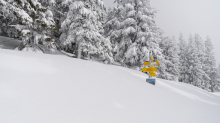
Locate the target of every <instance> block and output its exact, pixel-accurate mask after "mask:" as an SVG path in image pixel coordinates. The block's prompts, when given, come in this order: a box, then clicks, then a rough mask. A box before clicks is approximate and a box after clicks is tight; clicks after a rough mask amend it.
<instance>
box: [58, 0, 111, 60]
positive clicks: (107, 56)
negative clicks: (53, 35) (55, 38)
mask: <svg viewBox="0 0 220 123" xmlns="http://www.w3.org/2000/svg"><path fill="white" fill-rule="evenodd" d="M62 4H63V6H66V7H67V8H68V12H67V14H66V18H65V20H64V21H63V22H62V24H61V30H60V31H61V32H62V35H61V37H60V41H61V45H62V46H63V47H64V48H65V47H69V48H70V49H72V51H73V52H72V53H73V54H75V55H76V57H77V58H89V59H90V57H91V56H93V57H94V58H98V59H101V61H105V63H112V62H113V58H112V53H111V50H112V47H111V43H110V41H109V40H108V39H107V38H105V37H104V36H103V33H104V30H103V24H102V21H103V19H104V11H105V10H106V7H105V5H104V4H103V2H102V0H65V1H63V2H62Z"/></svg>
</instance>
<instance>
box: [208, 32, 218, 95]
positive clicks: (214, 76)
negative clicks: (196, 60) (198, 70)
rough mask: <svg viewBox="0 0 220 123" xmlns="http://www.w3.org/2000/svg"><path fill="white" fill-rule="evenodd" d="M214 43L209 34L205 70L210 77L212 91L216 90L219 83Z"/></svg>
mask: <svg viewBox="0 0 220 123" xmlns="http://www.w3.org/2000/svg"><path fill="white" fill-rule="evenodd" d="M213 49H214V47H213V45H212V42H211V39H210V38H209V36H207V38H206V40H205V54H204V70H205V72H206V73H207V74H208V76H209V77H210V80H209V81H207V82H208V83H209V85H210V87H209V88H208V89H210V90H211V91H212V92H214V91H216V89H217V88H218V87H217V86H218V85H219V83H218V71H217V69H216V60H215V54H214V52H213Z"/></svg>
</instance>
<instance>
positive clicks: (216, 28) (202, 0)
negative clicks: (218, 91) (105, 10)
mask: <svg viewBox="0 0 220 123" xmlns="http://www.w3.org/2000/svg"><path fill="white" fill-rule="evenodd" d="M103 1H104V3H105V4H106V6H107V7H112V6H114V4H113V2H114V0H103ZM151 6H152V7H154V8H156V9H157V10H158V13H157V15H156V16H157V19H156V22H157V25H158V26H159V27H160V28H162V29H163V30H164V32H165V35H167V36H175V37H176V39H178V37H179V33H180V32H182V33H183V35H184V37H185V39H186V40H188V37H189V35H190V33H191V34H193V35H194V34H195V33H197V34H199V35H200V36H201V37H202V38H203V40H205V38H206V37H207V35H209V37H210V38H211V40H212V42H213V45H214V51H215V54H216V60H217V63H220V0H151Z"/></svg>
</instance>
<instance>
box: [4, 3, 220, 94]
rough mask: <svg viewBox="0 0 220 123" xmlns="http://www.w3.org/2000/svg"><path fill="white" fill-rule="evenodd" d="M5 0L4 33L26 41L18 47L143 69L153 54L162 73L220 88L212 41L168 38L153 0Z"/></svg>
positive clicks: (164, 76) (211, 88)
mask: <svg viewBox="0 0 220 123" xmlns="http://www.w3.org/2000/svg"><path fill="white" fill-rule="evenodd" d="M116 4H117V7H114V8H110V9H108V10H107V9H106V6H105V4H104V3H103V1H102V0H0V10H1V11H0V34H1V35H3V36H8V37H11V38H16V39H21V40H22V43H21V44H20V46H19V47H18V49H19V50H21V51H22V50H26V49H29V50H30V49H31V50H33V51H38V52H43V50H42V47H44V48H46V49H50V50H62V51H65V52H68V53H71V54H73V56H74V57H75V58H79V59H91V60H96V61H99V62H103V63H105V64H119V65H121V66H123V67H128V68H132V69H136V70H139V71H141V69H142V68H144V65H143V63H144V62H146V61H149V53H150V52H152V54H153V57H154V59H155V61H159V62H160V65H159V66H158V73H157V77H158V78H162V79H167V80H174V81H179V82H185V83H188V84H192V85H194V86H197V87H199V88H202V89H205V90H207V91H212V92H215V91H220V65H219V66H218V67H216V61H215V55H214V52H213V45H212V42H211V39H210V38H209V37H207V38H206V39H205V40H203V39H202V38H201V37H200V36H199V35H198V34H195V35H190V36H189V39H188V40H185V39H184V38H183V36H182V34H181V33H180V36H179V39H176V38H175V37H167V36H165V35H164V34H163V31H162V29H160V27H158V26H157V25H156V23H155V15H156V13H157V11H156V9H154V8H152V7H151V6H150V0H116Z"/></svg>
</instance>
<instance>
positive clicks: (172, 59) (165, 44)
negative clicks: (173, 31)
mask: <svg viewBox="0 0 220 123" xmlns="http://www.w3.org/2000/svg"><path fill="white" fill-rule="evenodd" d="M160 48H161V49H162V50H163V52H162V53H163V55H164V56H165V60H166V62H165V63H166V64H165V65H166V73H167V78H166V79H168V80H174V81H178V77H179V64H180V63H179V56H178V55H179V47H178V45H177V42H176V40H175V37H172V38H169V37H164V38H163V41H161V42H160Z"/></svg>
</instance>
